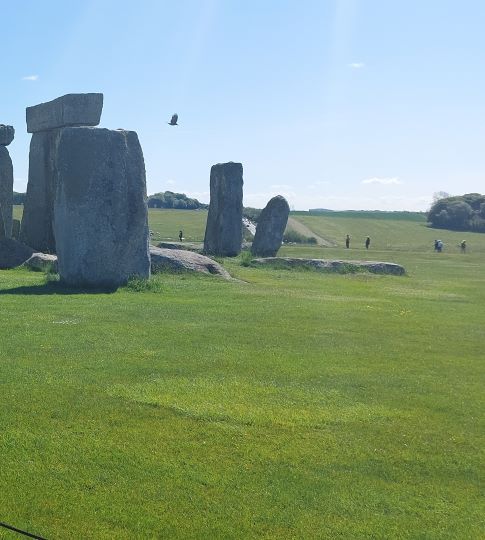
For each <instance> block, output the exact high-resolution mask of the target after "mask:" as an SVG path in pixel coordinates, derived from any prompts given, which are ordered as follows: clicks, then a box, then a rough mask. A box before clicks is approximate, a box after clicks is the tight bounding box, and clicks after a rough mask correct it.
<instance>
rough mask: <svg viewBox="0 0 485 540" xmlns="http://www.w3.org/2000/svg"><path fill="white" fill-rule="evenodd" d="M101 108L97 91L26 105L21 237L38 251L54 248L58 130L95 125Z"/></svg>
mask: <svg viewBox="0 0 485 540" xmlns="http://www.w3.org/2000/svg"><path fill="white" fill-rule="evenodd" d="M102 109H103V94H96V93H90V94H67V95H65V96H62V97H59V98H57V99H54V100H53V101H49V102H47V103H41V104H39V105H35V106H33V107H27V110H26V120H27V131H28V132H29V133H33V135H32V140H31V142H30V153H29V179H28V184H27V195H26V200H25V204H24V213H23V218H22V225H21V231H20V239H21V240H22V242H24V243H26V244H28V245H29V246H32V247H33V248H35V249H36V250H38V251H43V252H47V253H55V251H56V245H55V239H54V233H53V225H52V223H53V211H54V210H53V207H54V196H55V193H56V184H55V182H56V178H57V176H56V162H57V159H56V151H57V141H58V138H59V136H60V133H61V131H62V129H64V128H65V127H71V126H96V125H98V124H99V121H100V118H101V112H102Z"/></svg>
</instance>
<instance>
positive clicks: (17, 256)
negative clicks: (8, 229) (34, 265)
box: [0, 238, 34, 270]
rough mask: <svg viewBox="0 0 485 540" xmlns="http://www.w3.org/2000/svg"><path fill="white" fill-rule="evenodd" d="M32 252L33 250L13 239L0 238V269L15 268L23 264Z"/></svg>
mask: <svg viewBox="0 0 485 540" xmlns="http://www.w3.org/2000/svg"><path fill="white" fill-rule="evenodd" d="M32 253H34V250H33V249H32V248H31V247H29V246H26V245H25V244H22V243H21V242H18V241H17V240H14V239H13V238H0V269H2V270H5V269H7V268H16V267H17V266H20V265H21V264H23V263H24V262H25V261H26V260H27V259H28V258H30V256H31V255H32Z"/></svg>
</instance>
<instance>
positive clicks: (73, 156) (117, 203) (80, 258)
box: [54, 127, 150, 288]
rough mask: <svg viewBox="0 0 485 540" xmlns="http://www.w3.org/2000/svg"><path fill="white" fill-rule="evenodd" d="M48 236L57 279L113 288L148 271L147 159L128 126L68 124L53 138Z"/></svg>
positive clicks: (69, 283) (145, 274)
mask: <svg viewBox="0 0 485 540" xmlns="http://www.w3.org/2000/svg"><path fill="white" fill-rule="evenodd" d="M55 169H56V171H55V172H56V179H55V181H54V183H55V185H56V195H55V198H54V236H55V243H56V250H57V256H58V270H59V274H60V278H61V281H63V282H64V283H66V284H68V285H74V286H89V287H107V288H116V287H118V286H120V285H123V284H125V283H126V282H127V280H128V279H129V278H130V277H131V276H138V277H141V278H148V277H149V275H150V253H149V236H148V219H147V216H148V210H147V204H146V183H145V164H144V159H143V152H142V149H141V146H140V143H139V141H138V136H137V134H136V133H135V132H134V131H124V130H108V129H99V128H88V127H66V128H63V129H62V130H60V131H59V134H58V139H57V142H56V167H55Z"/></svg>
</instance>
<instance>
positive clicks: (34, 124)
mask: <svg viewBox="0 0 485 540" xmlns="http://www.w3.org/2000/svg"><path fill="white" fill-rule="evenodd" d="M102 110H103V94H67V95H65V96H62V97H59V98H57V99H54V100H52V101H48V102H47V103H40V104H39V105H34V106H33V107H27V110H26V120H27V131H28V133H37V132H38V131H46V130H49V129H56V128H60V127H66V126H97V125H98V124H99V120H100V119H101V112H102Z"/></svg>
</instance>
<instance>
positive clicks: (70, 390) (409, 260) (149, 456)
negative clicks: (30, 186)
mask: <svg viewBox="0 0 485 540" xmlns="http://www.w3.org/2000/svg"><path fill="white" fill-rule="evenodd" d="M415 227H416V223H413V224H410V225H409V228H408V229H405V234H406V236H408V235H410V236H412V235H413V234H415ZM152 228H153V227H152ZM401 241H402V239H400V238H397V240H396V242H397V243H398V244H399V243H400V242H401ZM348 251H353V253H352V255H353V256H355V255H359V254H360V255H365V256H366V257H367V258H371V257H376V258H385V259H386V260H394V261H395V262H399V263H401V264H404V266H405V267H406V269H407V270H408V275H407V276H405V277H392V276H375V275H370V274H355V275H351V274H349V275H333V274H324V275H322V274H317V273H314V272H297V271H288V270H273V269H264V268H251V267H244V266H242V265H241V260H240V258H236V259H225V260H224V261H223V262H224V265H225V266H226V268H227V269H228V270H229V271H230V272H231V273H232V274H233V275H234V276H235V277H238V278H239V279H240V281H232V282H226V281H223V280H219V279H217V278H214V277H205V276H191V275H189V274H183V275H176V276H171V275H169V274H162V275H160V276H158V277H155V278H154V279H153V282H152V283H151V284H150V285H149V286H147V287H144V286H142V285H140V284H139V283H137V282H132V283H130V285H129V286H128V287H126V288H124V289H120V290H119V291H117V292H116V293H96V294H93V293H89V292H85V293H83V292H82V291H71V290H69V289H65V288H63V287H62V286H61V285H59V284H58V283H56V282H52V281H50V282H47V283H46V281H45V277H44V276H43V275H42V274H40V273H34V272H28V271H26V270H12V271H2V272H0V304H1V307H2V318H1V321H0V329H1V339H2V347H1V349H0V366H1V373H2V376H1V379H0V385H1V392H0V419H1V425H2V430H1V432H0V458H1V463H2V466H1V468H0V486H1V489H0V521H4V522H7V523H12V524H14V525H16V526H18V527H20V528H23V529H27V530H31V531H33V532H36V533H37V534H41V535H43V536H45V537H47V538H96V539H97V538H120V539H123V538H165V537H170V538H172V537H174V538H187V537H197V538H241V537H243V538H244V537H250V538H254V537H260V538H479V537H481V536H482V535H483V528H482V523H483V522H482V521H481V518H482V516H483V498H482V497H483V492H482V488H481V475H482V472H483V470H482V468H481V464H482V462H481V459H482V458H483V442H484V441H483V419H482V411H483V383H484V372H483V349H484V344H485V338H484V334H483V327H484V325H485V311H484V310H483V304H484V302H485V275H484V273H483V264H484V263H485V255H484V254H483V251H482V252H481V251H480V250H476V251H475V250H474V251H472V252H471V253H469V254H466V255H461V254H459V253H455V252H445V253H442V254H435V253H433V252H432V251H430V250H428V251H427V252H424V251H423V252H419V251H417V252H412V251H404V250H395V251H391V250H387V251H386V250H383V251H382V252H377V253H375V252H374V251H373V250H370V251H369V252H368V253H367V252H365V250H360V251H361V253H359V250H357V249H355V250H348ZM348 251H347V250H345V249H341V248H317V247H308V246H307V247H284V248H282V250H281V254H282V255H291V256H308V257H315V258H317V257H321V254H322V253H324V254H325V256H327V254H330V255H332V256H335V257H338V256H340V255H347V254H348ZM364 252H365V253H364ZM381 254H383V255H386V256H385V257H380V255H381ZM355 258H362V257H355Z"/></svg>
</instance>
